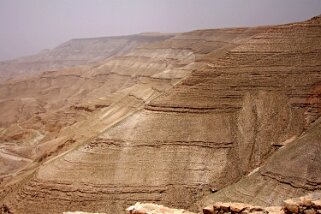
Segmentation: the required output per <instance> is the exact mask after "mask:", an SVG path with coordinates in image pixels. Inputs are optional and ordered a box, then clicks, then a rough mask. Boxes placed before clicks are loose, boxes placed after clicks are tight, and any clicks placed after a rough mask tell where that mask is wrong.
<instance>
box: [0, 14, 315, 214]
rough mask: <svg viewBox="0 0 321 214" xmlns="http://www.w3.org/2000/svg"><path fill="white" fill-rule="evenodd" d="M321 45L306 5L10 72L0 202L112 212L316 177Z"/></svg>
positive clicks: (27, 209)
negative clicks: (279, 21)
mask: <svg viewBox="0 0 321 214" xmlns="http://www.w3.org/2000/svg"><path fill="white" fill-rule="evenodd" d="M320 47H321V22H320V17H316V18H313V19H311V20H308V21H306V22H302V23H294V24H288V25H281V26H271V27H259V28H237V29H218V30H200V31H193V32H189V33H183V34H177V35H175V36H173V37H171V38H162V39H161V40H159V39H158V41H153V42H150V43H144V44H141V45H140V46H137V47H136V48H134V49H132V50H131V51H128V52H126V53H122V54H120V53H119V54H116V56H113V57H112V58H110V59H107V60H104V61H101V62H99V63H96V65H95V66H80V67H79V66H78V67H74V68H68V69H62V70H59V71H53V72H44V73H41V74H39V75H36V76H33V77H30V78H26V79H23V80H21V79H17V80H14V79H12V80H10V81H8V82H7V83H5V84H2V85H1V86H0V90H1V92H2V93H0V94H1V101H2V103H1V106H0V108H2V109H3V112H4V111H6V112H9V109H10V111H11V112H10V114H3V115H2V118H4V120H3V121H2V123H1V126H2V127H1V130H0V131H1V141H2V143H1V153H0V155H1V160H2V161H3V164H2V165H3V166H4V167H2V168H1V176H2V183H1V185H2V195H1V197H2V203H3V204H4V206H5V207H6V209H9V210H11V212H14V213H44V212H50V213H61V212H63V211H72V210H83V211H89V212H94V211H95V212H106V213H123V212H124V210H125V208H126V207H128V206H129V205H131V204H134V203H135V202H136V201H140V202H154V203H160V204H163V205H166V206H171V207H173V206H174V207H178V208H184V209H188V210H191V211H197V210H198V209H199V208H201V207H203V206H207V205H208V204H213V203H214V202H215V201H228V200H232V201H239V202H245V203H250V202H251V203H254V204H257V205H264V206H266V205H279V203H280V202H281V201H283V200H284V199H286V198H290V197H297V196H300V195H303V194H305V193H307V192H311V191H315V190H319V189H320V181H319V177H320V175H319V174H320V173H319V172H320V166H321V163H320V154H321V153H320V145H321V144H320V141H319V140H320V139H319V137H320V136H319V131H320V127H319V120H318V118H319V116H320V113H321V112H320V110H321V102H320V93H321V92H320V82H321V61H320V59H321V48H320ZM12 97H15V98H14V99H12ZM21 106H22V108H21ZM15 108H16V109H15ZM303 148H309V152H308V153H307V155H302V156H300V154H301V153H302V150H303ZM309 158H311V159H309ZM298 163H299V164H298ZM297 165H298V166H299V167H300V168H304V169H306V170H304V173H298V170H296V168H295V166H297ZM258 167H261V168H258ZM249 173H250V175H249V176H248V174H249ZM262 188H263V189H262ZM218 190H219V191H218ZM216 191H218V192H216ZM213 192H215V193H213ZM31 204H32V206H30V205H31Z"/></svg>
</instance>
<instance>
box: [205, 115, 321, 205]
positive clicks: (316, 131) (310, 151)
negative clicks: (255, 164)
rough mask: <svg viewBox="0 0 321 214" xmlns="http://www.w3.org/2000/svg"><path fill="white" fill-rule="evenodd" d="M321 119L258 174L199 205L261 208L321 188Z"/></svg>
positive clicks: (281, 150)
mask: <svg viewBox="0 0 321 214" xmlns="http://www.w3.org/2000/svg"><path fill="white" fill-rule="evenodd" d="M320 130H321V119H319V120H318V121H316V122H315V123H314V124H313V125H312V127H311V128H309V129H308V130H307V131H306V132H305V133H304V134H303V135H302V136H300V137H299V138H298V139H297V140H295V141H294V142H292V143H289V144H287V145H286V146H284V147H282V148H281V149H280V150H278V151H277V152H276V153H275V154H274V155H272V156H271V158H269V159H268V161H267V162H266V163H265V164H264V165H263V166H262V167H261V168H260V169H259V170H256V172H255V173H252V174H251V175H249V176H247V177H245V178H243V179H242V180H240V181H239V182H238V183H236V184H233V185H231V186H229V187H226V188H224V189H222V190H221V191H219V192H217V193H215V194H213V195H209V196H207V197H205V198H204V199H203V200H202V201H201V203H200V206H203V205H204V204H207V205H208V204H211V203H213V202H214V201H226V202H228V201H234V202H243V203H251V204H256V205H261V206H269V205H282V202H283V200H285V199H287V198H291V197H298V196H302V195H303V194H305V193H308V192H311V191H316V190H320V189H321V167H320V166H321V155H320V154H321V143H320V142H321V132H320Z"/></svg>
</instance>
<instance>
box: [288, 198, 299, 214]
mask: <svg viewBox="0 0 321 214" xmlns="http://www.w3.org/2000/svg"><path fill="white" fill-rule="evenodd" d="M284 209H285V210H286V211H289V212H292V213H298V212H299V210H300V207H299V205H298V203H297V202H295V201H294V200H293V199H288V200H285V201H284Z"/></svg>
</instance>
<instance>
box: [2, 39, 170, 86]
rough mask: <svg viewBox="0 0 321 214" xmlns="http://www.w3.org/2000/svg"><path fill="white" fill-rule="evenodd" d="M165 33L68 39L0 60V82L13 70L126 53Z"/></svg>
mask: <svg viewBox="0 0 321 214" xmlns="http://www.w3.org/2000/svg"><path fill="white" fill-rule="evenodd" d="M171 36H172V35H166V34H137V35H129V36H116V37H100V38H86V39H72V40H70V41H68V42H65V43H63V44H61V45H59V46H58V47H56V48H54V49H52V50H46V51H42V52H40V53H39V54H36V55H32V56H27V57H21V58H18V59H14V60H9V61H4V62H0V82H1V81H4V80H7V79H9V78H11V77H13V76H15V75H17V74H23V75H30V74H34V73H35V72H42V71H50V70H57V69H60V68H66V67H71V66H77V65H84V64H87V65H88V64H95V63H97V62H99V61H102V60H105V59H108V58H109V57H112V56H116V55H120V54H123V53H126V52H127V51H129V50H131V49H132V48H135V47H137V46H139V45H141V44H144V43H149V42H155V41H160V40H164V39H168V38H170V37H171Z"/></svg>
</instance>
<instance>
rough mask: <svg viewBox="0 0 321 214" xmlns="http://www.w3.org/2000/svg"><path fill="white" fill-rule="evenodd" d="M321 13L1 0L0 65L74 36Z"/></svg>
mask: <svg viewBox="0 0 321 214" xmlns="http://www.w3.org/2000/svg"><path fill="white" fill-rule="evenodd" d="M320 14H321V0H0V61H3V60H8V59H13V58H17V57H20V56H25V55H31V54H35V53H37V52H40V51H42V50H44V49H52V48H54V47H56V46H57V45H59V44H61V43H63V42H65V41H68V40H70V39H72V38H86V37H101V36H117V35H128V34H136V33H141V32H185V31H191V30H196V29H208V28H222V27H240V26H258V25H272V24H282V23H289V22H296V21H303V20H306V19H309V18H311V17H313V16H316V15H320Z"/></svg>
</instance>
